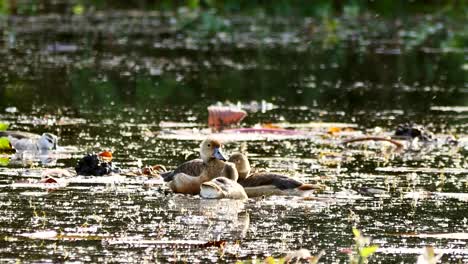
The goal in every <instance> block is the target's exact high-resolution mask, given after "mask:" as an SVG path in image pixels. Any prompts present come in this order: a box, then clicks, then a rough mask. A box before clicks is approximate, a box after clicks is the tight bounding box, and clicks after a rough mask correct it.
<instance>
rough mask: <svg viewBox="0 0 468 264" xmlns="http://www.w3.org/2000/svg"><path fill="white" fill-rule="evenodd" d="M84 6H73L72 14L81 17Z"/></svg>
mask: <svg viewBox="0 0 468 264" xmlns="http://www.w3.org/2000/svg"><path fill="white" fill-rule="evenodd" d="M84 10H85V8H84V6H83V5H80V4H76V5H74V6H73V14H75V15H77V16H81V15H82V14H83V13H84Z"/></svg>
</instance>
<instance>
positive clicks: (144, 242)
mask: <svg viewBox="0 0 468 264" xmlns="http://www.w3.org/2000/svg"><path fill="white" fill-rule="evenodd" d="M225 244H226V241H225V240H214V241H202V240H149V239H140V238H136V239H132V238H116V239H107V240H103V245H109V246H117V245H129V246H134V247H135V246H138V247H148V246H153V247H156V248H208V247H218V248H221V247H224V245H225Z"/></svg>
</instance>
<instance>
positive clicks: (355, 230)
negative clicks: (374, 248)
mask: <svg viewBox="0 0 468 264" xmlns="http://www.w3.org/2000/svg"><path fill="white" fill-rule="evenodd" d="M353 234H354V237H356V238H358V237H361V232H359V230H357V228H355V227H353Z"/></svg>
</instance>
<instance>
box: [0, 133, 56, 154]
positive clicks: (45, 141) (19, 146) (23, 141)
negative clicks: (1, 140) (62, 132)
mask: <svg viewBox="0 0 468 264" xmlns="http://www.w3.org/2000/svg"><path fill="white" fill-rule="evenodd" d="M0 137H7V138H8V139H9V140H10V143H11V145H12V146H13V148H14V149H16V150H17V151H24V150H32V151H43V150H53V149H57V141H58V139H57V136H55V135H53V134H50V133H44V134H42V135H41V136H39V135H37V134H33V133H28V132H21V131H0Z"/></svg>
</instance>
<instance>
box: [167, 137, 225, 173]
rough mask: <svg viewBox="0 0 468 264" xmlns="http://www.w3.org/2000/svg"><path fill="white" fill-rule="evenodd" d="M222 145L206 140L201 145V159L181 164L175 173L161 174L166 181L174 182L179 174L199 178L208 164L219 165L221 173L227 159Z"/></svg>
mask: <svg viewBox="0 0 468 264" xmlns="http://www.w3.org/2000/svg"><path fill="white" fill-rule="evenodd" d="M220 149H221V143H220V142H219V141H217V140H214V139H209V138H208V139H205V140H203V141H202V142H201V144H200V159H193V160H189V161H186V162H184V163H182V164H180V165H179V166H178V167H177V168H175V169H174V170H173V171H168V172H165V173H162V174H161V177H163V178H164V181H166V182H168V181H172V180H173V179H174V176H175V175H177V174H179V173H184V174H187V175H190V176H199V175H200V174H201V173H202V171H203V170H204V169H205V168H206V167H207V165H208V163H210V162H211V163H213V164H219V165H218V166H220V168H219V171H221V169H222V167H221V166H224V162H221V161H226V158H225V157H224V155H223V153H222V152H221V150H220Z"/></svg>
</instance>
